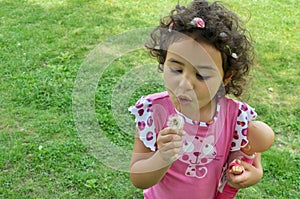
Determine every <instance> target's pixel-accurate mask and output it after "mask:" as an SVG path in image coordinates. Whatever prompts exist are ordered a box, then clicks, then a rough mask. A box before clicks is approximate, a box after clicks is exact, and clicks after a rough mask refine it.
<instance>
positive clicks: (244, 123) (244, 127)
mask: <svg viewBox="0 0 300 199" xmlns="http://www.w3.org/2000/svg"><path fill="white" fill-rule="evenodd" d="M256 117H257V114H256V112H255V110H254V108H252V107H250V106H249V105H248V104H246V103H243V102H239V112H238V116H237V120H236V126H235V131H234V133H233V139H232V143H231V151H238V150H240V149H241V148H243V147H245V146H246V145H247V144H248V142H249V141H248V139H247V134H248V122H249V121H251V120H253V119H255V118H256Z"/></svg>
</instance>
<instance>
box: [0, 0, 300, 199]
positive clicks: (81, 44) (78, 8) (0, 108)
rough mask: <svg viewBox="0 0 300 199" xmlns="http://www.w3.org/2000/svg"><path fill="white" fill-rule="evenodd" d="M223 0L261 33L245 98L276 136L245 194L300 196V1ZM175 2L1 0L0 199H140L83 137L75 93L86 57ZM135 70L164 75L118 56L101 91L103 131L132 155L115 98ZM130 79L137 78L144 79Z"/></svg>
mask: <svg viewBox="0 0 300 199" xmlns="http://www.w3.org/2000/svg"><path fill="white" fill-rule="evenodd" d="M183 2H185V1H183ZM225 2H227V3H228V4H229V5H230V6H232V8H233V9H234V10H235V11H237V12H238V13H239V14H241V15H243V16H244V19H247V18H248V17H247V16H249V12H251V20H250V21H249V23H248V25H247V26H248V28H249V29H250V31H251V32H252V34H253V38H254V39H255V47H256V52H257V65H256V66H255V68H254V69H253V70H252V73H251V76H252V85H251V87H250V89H249V92H248V95H247V98H248V99H247V102H248V103H249V104H251V105H252V106H254V107H256V111H257V112H258V113H259V115H260V117H259V119H260V120H263V121H265V122H266V123H268V124H269V125H270V126H272V128H273V129H274V131H275V132H276V141H275V144H274V146H273V147H272V148H271V149H270V150H269V151H268V152H266V153H264V154H263V167H264V178H263V179H262V181H261V182H260V183H258V184H257V185H255V186H252V187H250V188H247V189H245V190H241V191H240V193H239V195H238V198H253V199H254V198H297V197H298V196H299V195H300V190H299V187H300V177H299V176H300V169H299V168H300V156H299V144H300V143H299V140H300V136H299V135H300V134H299V132H300V122H299V121H300V114H299V113H300V108H299V104H300V100H299V96H300V87H299V85H300V78H299V76H300V59H299V44H300V43H299V41H300V38H299V19H300V14H299V10H300V9H299V8H300V5H299V1H296V0H289V1H287V0H285V1H283V0H276V1H273V0H266V1H246V0H242V1H237V0H226V1H225ZM176 3H177V0H176V1H175V0H173V1H161V0H155V1H151V4H150V3H149V1H133V0H129V1H127V3H125V1H124V2H123V1H116V0H110V1H104V0H100V1H99V0H94V1H93V0H89V1H83V0H53V1H46V0H28V1H25V0H22V1H21V0H20V1H12V0H0V7H1V12H0V52H1V53H0V60H1V61H0V69H1V70H0V77H1V78H0V85H1V86H0V96H1V97H0V133H1V135H0V149H1V152H2V153H1V156H0V170H1V171H0V172H1V173H0V196H1V198H141V197H142V192H141V190H138V189H136V188H134V187H133V186H132V185H131V183H130V181H129V175H128V173H127V172H124V171H118V170H116V169H112V168H111V167H110V166H111V165H110V166H107V164H103V162H102V161H101V160H100V159H99V158H96V157H95V156H93V153H92V152H91V145H89V144H87V143H85V142H84V141H83V140H82V134H80V133H78V128H77V127H76V126H75V122H76V121H75V120H76V117H74V115H73V114H74V107H73V105H72V99H73V94H74V93H73V91H74V90H73V89H74V85H75V80H76V76H77V74H78V73H79V72H80V69H81V67H82V64H83V63H84V60H86V57H87V55H88V54H89V53H90V52H91V51H92V50H94V49H96V48H97V46H98V45H99V44H101V43H102V42H104V41H107V39H108V38H110V37H112V36H113V35H117V34H121V33H123V32H124V31H128V30H132V29H135V28H144V27H152V26H155V25H156V24H157V21H158V19H159V18H160V17H161V16H163V15H165V14H167V12H168V10H169V9H170V8H171V5H175V4H176ZM136 66H141V67H148V66H149V68H151V69H152V70H153V75H154V76H156V75H157V74H156V73H155V70H156V63H155V61H154V60H151V59H150V58H148V57H147V54H146V53H145V52H144V51H143V50H136V51H133V52H130V53H127V54H125V55H123V56H121V57H118V58H117V59H116V60H114V61H113V63H112V64H111V65H110V66H109V68H107V69H106V70H105V71H104V73H103V74H102V76H101V79H99V82H98V84H97V85H98V86H97V89H96V90H95V113H96V118H97V119H98V124H99V128H100V129H102V130H103V132H104V133H105V136H106V137H107V138H108V139H109V140H110V141H111V142H113V143H115V144H116V145H118V146H119V147H121V149H123V150H124V151H125V152H126V153H130V150H131V148H132V140H133V137H132V136H131V135H132V132H130V133H129V132H128V130H129V129H130V127H126V128H124V129H123V128H120V127H119V126H120V124H118V123H117V122H118V121H116V120H115V116H114V113H113V108H112V106H111V104H112V102H114V94H113V92H114V91H118V87H117V86H122V85H118V84H119V83H120V81H121V80H122V78H123V77H125V75H126V74H127V73H128V72H129V71H131V72H136V71H137V69H136V68H135V67H136ZM142 70H143V68H142ZM127 78H128V79H125V80H128V81H129V82H130V81H132V79H133V80H135V78H136V77H131V79H130V77H127ZM128 84H130V83H128ZM162 89H163V86H162V85H161V84H160V82H157V84H154V85H151V84H149V82H147V80H145V81H144V84H143V85H141V86H140V87H138V88H136V89H135V90H134V91H133V93H132V94H131V95H130V96H129V98H128V100H127V101H126V102H122V103H125V106H129V105H130V104H131V103H134V101H136V100H137V99H138V97H139V96H141V95H145V94H147V93H151V92H156V91H160V90H162ZM122 105H123V104H122ZM120 107H122V106H121V105H120ZM124 112H125V113H124V114H126V110H124ZM119 119H120V118H119ZM128 120H129V121H132V122H133V120H132V117H130V116H129V115H128V118H127V119H124V121H122V122H123V123H122V124H125V123H126V122H127V121H128ZM87 122H89V121H87ZM95 146H97V145H95ZM92 148H93V147H92ZM94 149H95V148H94ZM116 166H118V165H116Z"/></svg>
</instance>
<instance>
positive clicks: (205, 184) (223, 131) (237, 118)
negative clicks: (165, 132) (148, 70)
mask: <svg viewBox="0 0 300 199" xmlns="http://www.w3.org/2000/svg"><path fill="white" fill-rule="evenodd" d="M129 111H130V112H131V113H132V114H133V115H135V122H136V125H137V128H138V130H139V136H140V140H141V141H142V142H143V143H144V145H145V146H146V147H148V148H150V149H151V150H152V151H156V150H157V146H156V138H157V135H158V132H160V131H161V130H162V129H164V128H166V127H167V125H166V124H167V121H168V117H169V116H171V115H174V114H179V115H181V116H182V117H183V118H184V121H185V123H184V130H185V131H186V135H185V136H184V137H183V147H182V150H181V152H180V155H179V158H178V160H176V161H175V162H173V164H172V166H171V167H170V168H169V170H168V171H167V173H166V174H165V176H164V177H163V178H162V179H161V181H160V182H158V183H157V184H156V185H154V186H152V187H150V188H148V189H145V190H144V198H146V199H161V198H163V199H165V198H166V199H168V198H172V199H177V198H178V199H185V198H189V199H193V198H197V199H201V198H203V199H213V198H215V197H216V195H217V193H218V186H219V183H220V179H221V177H222V176H224V171H225V170H226V168H227V167H226V165H227V164H226V163H227V158H228V156H229V153H230V151H238V150H240V148H242V147H243V146H245V145H246V144H247V143H248V140H247V137H246V135H247V127H248V121H250V120H251V119H253V118H255V117H256V113H255V112H254V109H252V108H251V107H250V106H248V105H247V104H245V103H241V102H238V101H235V100H232V99H229V98H226V97H223V98H220V99H219V100H218V105H217V110H216V113H215V116H214V118H213V121H212V122H209V123H205V122H199V121H194V120H191V119H189V118H187V117H186V116H184V115H182V114H181V113H179V112H178V111H177V110H176V109H175V107H174V106H173V104H172V102H171V100H170V98H169V95H168V93H167V92H162V93H157V94H152V95H149V96H146V97H142V98H141V99H140V100H139V101H138V102H137V103H136V105H135V106H132V107H130V108H129Z"/></svg>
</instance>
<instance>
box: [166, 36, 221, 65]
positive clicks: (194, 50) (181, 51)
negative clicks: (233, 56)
mask: <svg viewBox="0 0 300 199" xmlns="http://www.w3.org/2000/svg"><path fill="white" fill-rule="evenodd" d="M168 54H171V56H172V55H173V56H176V57H179V58H181V59H184V60H185V61H187V62H188V63H190V64H192V65H193V66H197V65H203V66H212V67H217V68H218V69H222V56H221V53H220V51H218V50H217V49H216V48H214V47H213V46H212V45H210V44H208V43H205V42H197V41H195V40H194V39H192V38H184V39H181V40H179V41H176V42H174V43H172V44H170V46H169V48H168Z"/></svg>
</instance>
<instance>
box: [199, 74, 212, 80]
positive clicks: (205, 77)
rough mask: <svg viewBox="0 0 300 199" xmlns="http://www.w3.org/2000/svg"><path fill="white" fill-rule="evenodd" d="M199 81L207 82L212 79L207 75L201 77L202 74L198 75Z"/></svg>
mask: <svg viewBox="0 0 300 199" xmlns="http://www.w3.org/2000/svg"><path fill="white" fill-rule="evenodd" d="M196 77H197V79H199V80H207V79H209V78H210V77H209V76H205V75H200V74H196Z"/></svg>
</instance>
